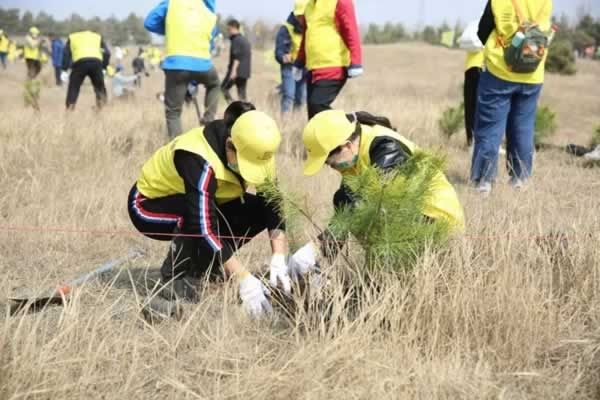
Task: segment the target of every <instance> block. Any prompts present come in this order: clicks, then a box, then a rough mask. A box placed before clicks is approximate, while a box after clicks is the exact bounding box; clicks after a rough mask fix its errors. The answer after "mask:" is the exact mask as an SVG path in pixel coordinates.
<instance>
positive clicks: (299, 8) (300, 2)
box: [294, 0, 308, 16]
mask: <svg viewBox="0 0 600 400" xmlns="http://www.w3.org/2000/svg"><path fill="white" fill-rule="evenodd" d="M307 4H308V0H296V2H295V3H294V15H296V16H298V15H304V10H306V5H307Z"/></svg>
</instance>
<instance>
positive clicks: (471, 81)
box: [464, 67, 481, 146]
mask: <svg viewBox="0 0 600 400" xmlns="http://www.w3.org/2000/svg"><path fill="white" fill-rule="evenodd" d="M480 75H481V68H478V67H473V68H470V69H468V70H466V71H465V85H464V102H465V130H466V132H467V145H468V146H470V145H471V144H472V143H473V130H474V128H475V111H476V109H477V86H478V85H479V76H480Z"/></svg>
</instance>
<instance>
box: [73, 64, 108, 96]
mask: <svg viewBox="0 0 600 400" xmlns="http://www.w3.org/2000/svg"><path fill="white" fill-rule="evenodd" d="M86 77H89V78H90V80H91V81H92V85H93V86H94V93H96V105H97V106H98V107H102V106H103V105H104V104H105V103H106V87H105V86H104V74H103V73H102V61H100V60H80V61H77V62H76V63H75V64H73V68H72V70H71V75H70V77H69V88H68V90H67V102H66V104H67V108H74V107H75V104H76V103H77V98H78V97H79V90H80V89H81V85H82V84H83V81H84V80H85V78H86Z"/></svg>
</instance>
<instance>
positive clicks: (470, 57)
mask: <svg viewBox="0 0 600 400" xmlns="http://www.w3.org/2000/svg"><path fill="white" fill-rule="evenodd" d="M484 64H485V54H484V52H483V50H480V51H473V52H471V51H470V52H468V53H467V59H466V61H465V71H468V70H470V69H471V68H483V65H484Z"/></svg>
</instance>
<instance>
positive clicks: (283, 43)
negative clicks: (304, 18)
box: [275, 13, 304, 65]
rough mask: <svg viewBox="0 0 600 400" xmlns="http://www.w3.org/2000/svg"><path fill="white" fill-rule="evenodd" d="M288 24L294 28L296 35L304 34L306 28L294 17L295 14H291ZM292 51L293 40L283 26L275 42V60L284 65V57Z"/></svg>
mask: <svg viewBox="0 0 600 400" xmlns="http://www.w3.org/2000/svg"><path fill="white" fill-rule="evenodd" d="M287 22H288V23H289V24H291V25H292V26H293V27H294V31H295V32H296V33H302V32H303V31H304V28H303V27H302V24H301V23H300V21H299V20H298V18H296V17H295V16H294V13H290V16H289V17H288V19H287ZM291 51H292V38H291V37H290V33H289V32H288V30H287V28H286V26H285V25H281V28H279V31H278V32H277V39H276V40H275V59H276V60H277V62H278V63H279V64H281V65H284V64H283V56H285V55H286V54H289V53H290V52H291Z"/></svg>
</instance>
